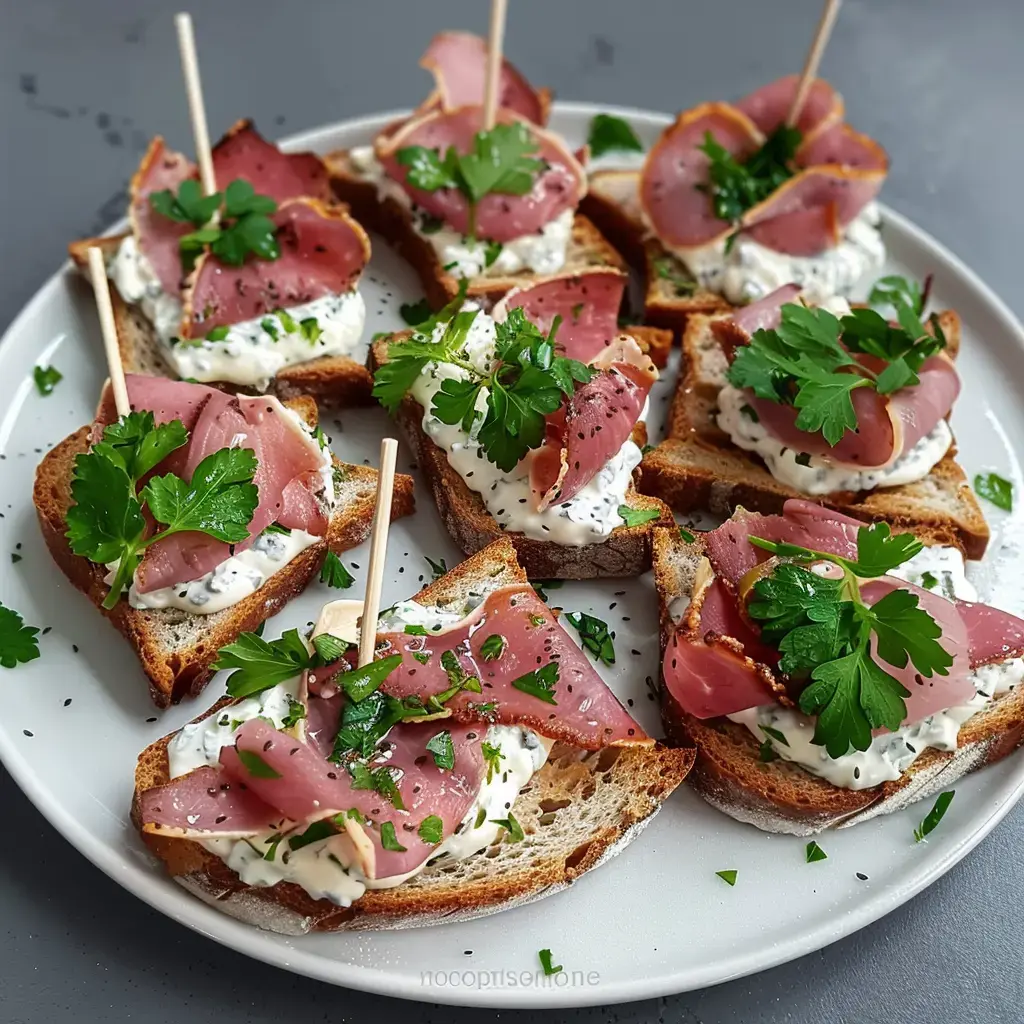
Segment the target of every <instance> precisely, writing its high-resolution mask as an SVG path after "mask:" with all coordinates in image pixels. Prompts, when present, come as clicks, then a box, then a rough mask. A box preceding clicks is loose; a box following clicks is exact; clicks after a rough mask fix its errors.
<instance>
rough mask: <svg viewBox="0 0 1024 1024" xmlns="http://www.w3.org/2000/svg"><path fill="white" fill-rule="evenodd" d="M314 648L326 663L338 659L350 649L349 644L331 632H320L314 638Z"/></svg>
mask: <svg viewBox="0 0 1024 1024" xmlns="http://www.w3.org/2000/svg"><path fill="white" fill-rule="evenodd" d="M312 644H313V649H314V650H315V651H316V653H317V654H319V655H320V658H321V660H322V661H323V662H324V664H326V665H329V664H330V663H331V662H332V661H337V660H338V659H339V658H340V657H341V656H342V655H343V654H344V653H345V651H347V650H348V647H349V645H348V644H347V643H345V641H344V640H341V639H339V638H338V637H336V636H334V635H333V634H331V633H318V634H317V635H316V636H315V637H313V640H312Z"/></svg>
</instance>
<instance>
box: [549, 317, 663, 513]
mask: <svg viewBox="0 0 1024 1024" xmlns="http://www.w3.org/2000/svg"><path fill="white" fill-rule="evenodd" d="M593 366H594V367H595V368H596V369H597V371H598V372H597V373H596V374H595V375H594V377H592V378H591V380H590V381H589V382H588V383H586V384H584V385H583V386H582V387H580V388H578V389H577V390H576V392H575V394H574V395H573V396H572V398H570V399H569V401H568V404H567V405H566V406H565V407H564V408H563V409H562V410H559V414H558V415H556V416H551V417H549V418H548V424H547V427H548V429H547V437H546V438H545V442H544V445H543V446H542V447H541V448H540V449H539V450H538V451H535V452H533V453H532V457H531V459H530V489H531V491H532V492H533V495H534V498H535V500H536V501H537V510H538V511H541V512H543V511H544V509H546V508H548V506H550V505H553V504H556V503H557V502H560V501H569V500H571V499H572V498H574V497H575V496H576V495H577V494H579V492H580V491H581V490H582V489H583V488H584V487H586V485H587V484H589V483H590V481H591V480H593V479H594V477H595V476H596V475H597V474H598V473H599V472H600V470H601V468H602V466H604V464H605V463H606V462H607V461H608V460H609V459H610V458H611V457H612V456H613V455H614V454H615V453H616V452H617V451H618V450H619V449H620V448H621V447H622V445H623V444H624V443H625V442H626V441H627V440H629V437H630V435H631V434H632V432H633V428H634V427H635V426H636V422H637V420H638V419H639V418H640V413H641V412H642V411H643V407H644V402H645V401H646V400H647V395H648V393H649V392H650V390H651V385H652V384H653V383H654V381H656V380H657V379H658V371H657V370H656V369H655V368H654V364H653V363H652V362H651V360H650V359H649V358H648V357H647V356H646V355H644V354H643V353H642V352H641V351H640V347H639V345H637V343H636V342H635V341H634V340H633V339H632V338H629V337H625V336H622V337H620V338H618V339H617V340H616V341H615V342H613V343H612V344H611V345H609V346H608V347H607V348H605V349H604V350H603V351H602V352H601V354H600V355H599V356H598V358H597V360H596V361H595V362H594V363H593Z"/></svg>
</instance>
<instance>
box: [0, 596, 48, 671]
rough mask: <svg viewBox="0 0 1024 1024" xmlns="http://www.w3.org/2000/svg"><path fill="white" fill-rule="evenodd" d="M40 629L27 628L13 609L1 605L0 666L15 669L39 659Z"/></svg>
mask: <svg viewBox="0 0 1024 1024" xmlns="http://www.w3.org/2000/svg"><path fill="white" fill-rule="evenodd" d="M38 633H39V629H38V628H37V627H36V626H26V625H25V620H24V619H23V618H22V617H21V616H20V615H19V614H18V613H17V612H16V611H14V609H13V608H7V607H5V606H4V605H3V604H0V665H3V667H4V668H14V667H15V666H16V665H19V664H24V663H25V662H27V661H35V659H36V658H38V657H39V641H38V640H37V639H36V638H37V635H38Z"/></svg>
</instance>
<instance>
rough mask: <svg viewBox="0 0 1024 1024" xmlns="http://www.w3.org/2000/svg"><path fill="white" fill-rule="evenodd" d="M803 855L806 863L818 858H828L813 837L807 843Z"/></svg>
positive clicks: (811, 862)
mask: <svg viewBox="0 0 1024 1024" xmlns="http://www.w3.org/2000/svg"><path fill="white" fill-rule="evenodd" d="M804 857H805V859H806V861H807V863H808V864H813V863H814V862H815V861H819V860H828V854H827V853H826V852H825V851H824V850H823V849H822V848H821V847H820V846H819V845H818V844H817V843H816V842H815V841H814V840H813V839H812V840H811V841H810V842H809V843H808V844H807V847H806V849H805V851H804Z"/></svg>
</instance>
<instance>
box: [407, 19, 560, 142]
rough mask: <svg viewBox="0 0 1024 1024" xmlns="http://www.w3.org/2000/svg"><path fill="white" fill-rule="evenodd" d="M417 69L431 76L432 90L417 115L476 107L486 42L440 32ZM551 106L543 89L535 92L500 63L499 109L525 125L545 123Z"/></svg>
mask: <svg viewBox="0 0 1024 1024" xmlns="http://www.w3.org/2000/svg"><path fill="white" fill-rule="evenodd" d="M420 67H424V68H426V69H427V70H428V71H430V72H431V74H433V76H434V83H435V88H434V91H433V92H432V93H431V94H430V96H429V97H428V99H427V100H426V102H425V103H423V104H422V105H421V107H420V111H424V110H430V109H432V108H433V107H435V106H438V105H439V106H440V107H441V109H442V110H454V109H455V108H456V107H464V106H479V105H482V104H483V102H484V79H485V76H486V73H487V42H486V40H484V39H481V38H480V36H475V35H473V34H472V33H469V32H440V33H438V34H437V35H436V36H434V38H433V39H432V40H431V41H430V46H428V47H427V51H426V53H424V54H423V56H422V57H421V58H420ZM550 103H551V98H550V95H549V94H548V92H547V90H546V89H541V90H539V91H538V90H536V89H534V88H533V87H532V86H531V85H530V83H529V82H528V81H527V80H526V79H525V78H524V77H523V76H522V75H521V74H520V73H519V72H518V71H517V70H516V69H515V68H514V67H513V66H512V65H511V64H510V63H509V62H508V61H507V60H503V61H502V62H501V77H500V79H499V83H498V106H499V107H503V108H504V109H506V110H513V111H515V112H516V113H517V114H519V115H520V116H522V117H525V118H526V120H527V121H532V122H533V123H534V124H539V125H543V124H546V123H547V119H548V108H549V106H550Z"/></svg>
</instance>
